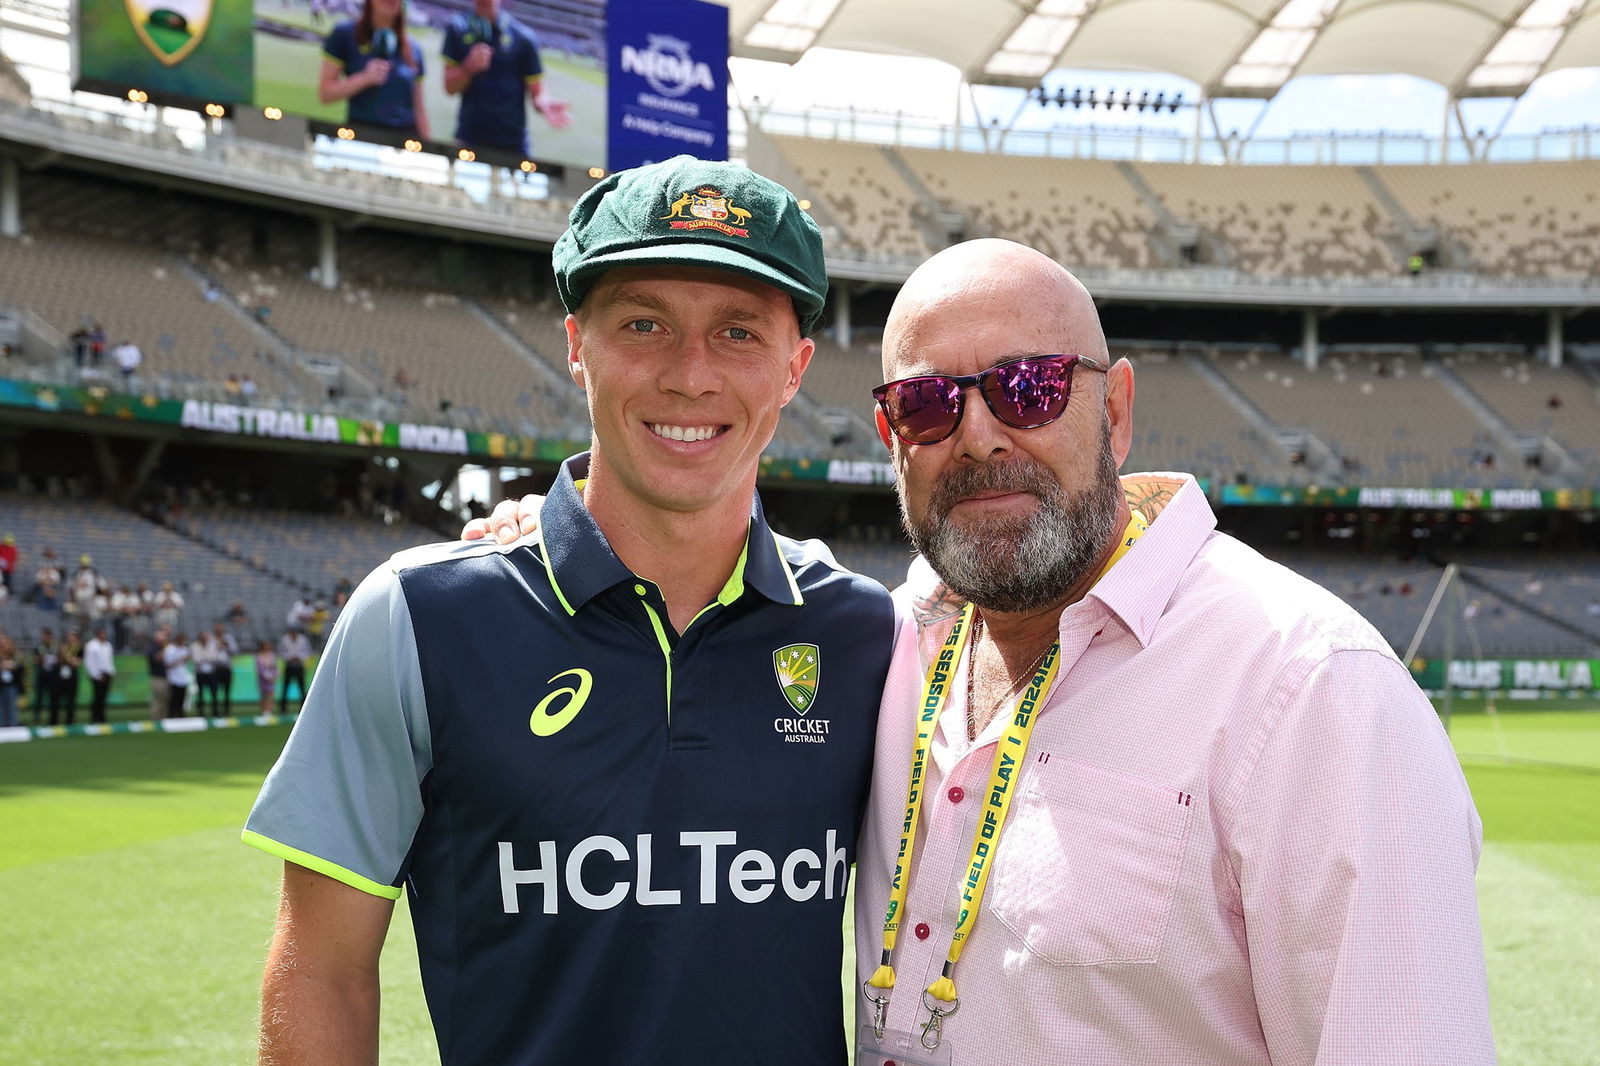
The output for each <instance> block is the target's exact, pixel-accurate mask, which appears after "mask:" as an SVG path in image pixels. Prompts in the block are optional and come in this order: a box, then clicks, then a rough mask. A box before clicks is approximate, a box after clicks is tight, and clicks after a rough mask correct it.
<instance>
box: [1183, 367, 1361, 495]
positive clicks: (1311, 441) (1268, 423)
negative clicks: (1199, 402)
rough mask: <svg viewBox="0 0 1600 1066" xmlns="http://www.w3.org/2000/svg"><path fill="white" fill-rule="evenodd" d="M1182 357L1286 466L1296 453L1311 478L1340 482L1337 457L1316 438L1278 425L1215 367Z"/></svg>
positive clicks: (1295, 428) (1299, 429)
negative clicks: (1273, 446)
mask: <svg viewBox="0 0 1600 1066" xmlns="http://www.w3.org/2000/svg"><path fill="white" fill-rule="evenodd" d="M1183 358H1184V361H1185V362H1187V363H1188V364H1189V366H1191V367H1192V368H1193V369H1194V372H1195V373H1196V374H1199V375H1200V376H1201V377H1202V378H1204V379H1205V380H1206V382H1207V383H1209V384H1210V385H1211V387H1212V388H1213V389H1215V390H1216V391H1217V393H1218V394H1219V395H1220V396H1221V397H1222V398H1223V399H1224V400H1226V401H1227V402H1228V405H1229V406H1230V407H1232V408H1233V409H1234V410H1236V411H1238V412H1239V414H1240V415H1241V416H1242V417H1243V418H1244V420H1245V422H1246V423H1247V424H1248V425H1251V426H1253V427H1255V429H1256V431H1257V432H1258V433H1260V435H1261V436H1262V437H1263V438H1264V439H1266V440H1270V441H1272V442H1273V443H1274V444H1275V445H1276V446H1277V448H1278V451H1279V452H1280V453H1281V458H1282V460H1283V462H1284V463H1285V464H1286V465H1287V464H1288V463H1290V462H1291V461H1292V455H1293V453H1295V452H1299V453H1300V455H1301V456H1302V458H1303V459H1304V462H1305V466H1306V468H1307V469H1308V470H1310V471H1311V473H1312V475H1313V476H1315V477H1317V478H1318V479H1322V480H1332V481H1335V482H1337V481H1338V480H1340V474H1339V460H1338V457H1337V456H1335V455H1334V454H1333V449H1332V448H1329V447H1328V445H1327V444H1326V443H1324V442H1323V440H1322V439H1321V438H1320V437H1318V436H1317V435H1316V434H1314V433H1312V432H1311V431H1310V430H1308V429H1304V428H1299V427H1288V426H1280V425H1278V424H1277V423H1276V422H1274V421H1273V420H1272V419H1271V418H1269V417H1268V416H1267V413H1266V412H1265V411H1263V410H1261V408H1259V407H1257V406H1256V405H1255V404H1254V403H1252V402H1251V401H1250V399H1249V397H1247V396H1245V395H1244V393H1242V392H1240V391H1239V390H1238V389H1236V388H1234V387H1233V383H1232V382H1231V381H1229V380H1228V379H1227V378H1226V377H1224V376H1223V375H1221V374H1219V373H1217V370H1216V368H1215V367H1213V366H1212V365H1211V364H1210V363H1208V362H1206V361H1205V360H1204V359H1202V358H1200V356H1198V355H1195V354H1193V353H1190V354H1187V355H1185V356H1184V357H1183Z"/></svg>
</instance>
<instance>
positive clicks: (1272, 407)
mask: <svg viewBox="0 0 1600 1066" xmlns="http://www.w3.org/2000/svg"><path fill="white" fill-rule="evenodd" d="M1213 365H1214V366H1215V367H1216V369H1217V370H1218V371H1220V372H1221V373H1222V375H1223V376H1224V377H1226V378H1227V380H1228V381H1229V382H1230V383H1231V384H1232V385H1233V387H1234V388H1236V389H1238V390H1239V392H1241V393H1242V394H1244V395H1245V396H1246V397H1247V398H1248V399H1249V400H1250V401H1251V402H1252V403H1253V404H1255V406H1256V407H1258V408H1259V409H1260V410H1261V411H1262V412H1263V413H1265V414H1266V416H1267V417H1268V418H1270V419H1272V421H1273V422H1274V423H1276V424H1277V425H1278V426H1279V427H1284V428H1302V429H1307V430H1310V431H1311V432H1312V433H1313V434H1315V435H1316V437H1317V438H1319V439H1320V440H1321V441H1322V442H1323V443H1324V444H1326V445H1328V447H1329V448H1331V449H1332V450H1333V452H1334V455H1335V456H1336V457H1338V458H1339V459H1340V460H1342V461H1343V479H1344V482H1345V483H1346V484H1361V483H1363V482H1364V483H1367V484H1389V485H1435V484H1437V485H1454V486H1461V487H1502V486H1508V485H1520V484H1523V483H1524V482H1525V481H1526V480H1528V479H1529V476H1530V475H1529V474H1528V473H1527V472H1525V471H1523V470H1522V468H1521V464H1520V462H1518V461H1517V459H1518V457H1515V456H1508V455H1505V454H1503V450H1502V451H1501V452H1498V453H1497V447H1498V446H1497V444H1496V442H1495V441H1494V439H1493V437H1492V435H1491V434H1490V433H1489V432H1488V430H1487V429H1486V428H1485V427H1483V426H1482V425H1481V424H1480V423H1479V422H1478V421H1477V419H1476V417H1475V416H1474V415H1473V414H1472V412H1470V411H1468V410H1467V409H1466V408H1464V407H1462V405H1461V403H1460V402H1459V401H1458V400H1457V399H1456V397H1455V396H1454V395H1452V394H1451V393H1450V392H1449V391H1448V390H1447V389H1445V388H1444V387H1443V386H1442V385H1441V384H1440V383H1439V382H1438V380H1436V373H1435V371H1434V369H1433V368H1432V367H1431V366H1430V365H1428V364H1427V363H1425V362H1424V361H1423V359H1422V358H1421V357H1420V356H1419V355H1417V354H1415V353H1414V352H1409V351H1396V352H1375V351H1370V352H1360V351H1357V352H1347V353H1340V352H1331V353H1330V354H1329V355H1327V356H1326V357H1325V359H1324V361H1323V363H1322V365H1321V366H1319V367H1318V368H1317V369H1316V370H1314V371H1308V370H1306V369H1305V367H1304V366H1303V365H1302V364H1299V363H1295V362H1291V361H1289V360H1287V359H1285V358H1283V357H1281V356H1271V355H1260V354H1257V353H1249V354H1245V355H1219V356H1217V357H1216V358H1215V359H1214V360H1213ZM1418 412H1429V414H1428V416H1427V417H1419V415H1418Z"/></svg>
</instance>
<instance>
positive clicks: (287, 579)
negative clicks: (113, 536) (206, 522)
mask: <svg viewBox="0 0 1600 1066" xmlns="http://www.w3.org/2000/svg"><path fill="white" fill-rule="evenodd" d="M146 518H147V519H148V521H149V522H150V524H151V525H154V526H159V527H161V528H162V529H165V530H169V531H170V532H172V533H175V534H177V535H178V536H180V537H182V538H184V539H185V540H187V541H189V542H190V543H192V544H197V545H199V546H200V547H201V548H203V549H205V550H206V551H208V552H211V553H212V554H214V555H218V556H221V557H222V558H224V559H228V560H230V561H232V562H234V563H237V564H238V565H240V566H243V567H245V568H247V569H249V570H253V571H254V572H255V573H257V574H260V575H261V576H263V577H269V578H272V579H273V580H274V581H278V582H281V583H283V584H284V585H288V586H290V587H291V588H292V589H293V590H294V591H295V592H296V593H299V594H300V595H302V596H312V597H315V596H320V595H323V590H321V589H318V588H317V587H316V586H315V585H312V584H310V583H309V582H307V581H305V580H303V579H302V578H298V577H295V576H294V575H293V574H288V573H285V572H284V571H282V570H280V569H278V568H277V567H275V566H268V565H267V564H265V563H263V562H260V561H259V560H257V559H254V558H252V557H250V556H248V555H246V554H245V553H244V552H242V551H240V550H239V549H238V548H236V547H232V546H230V545H228V544H225V543H223V542H222V541H220V540H218V539H216V538H215V537H213V536H211V535H210V534H209V533H207V532H206V530H205V529H204V527H202V526H200V525H199V524H198V523H191V522H188V521H186V520H184V519H171V520H167V521H162V520H161V519H160V518H157V517H154V516H146Z"/></svg>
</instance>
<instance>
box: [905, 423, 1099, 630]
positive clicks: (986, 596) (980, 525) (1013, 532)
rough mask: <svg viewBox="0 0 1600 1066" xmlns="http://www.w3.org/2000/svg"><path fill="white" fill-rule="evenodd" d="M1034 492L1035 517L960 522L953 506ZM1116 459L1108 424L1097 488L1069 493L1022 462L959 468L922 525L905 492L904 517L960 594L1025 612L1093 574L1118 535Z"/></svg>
mask: <svg viewBox="0 0 1600 1066" xmlns="http://www.w3.org/2000/svg"><path fill="white" fill-rule="evenodd" d="M983 491H1001V492H1031V493H1033V494H1034V495H1035V496H1037V497H1038V499H1039V506H1038V508H1037V510H1035V512H1034V513H1033V514H1032V515H1029V516H1027V517H1022V518H1016V517H993V518H986V519H983V520H980V521H968V522H965V523H962V524H960V525H957V524H956V523H953V522H951V521H950V509H951V508H952V507H954V506H955V505H956V504H957V503H959V502H960V501H962V500H964V499H967V498H969V497H971V496H973V495H974V494H976V493H978V492H983ZM1121 496H1122V486H1121V483H1120V482H1119V481H1118V480H1117V462H1116V457H1115V456H1114V455H1113V454H1112V451H1111V434H1110V427H1109V426H1104V425H1103V426H1102V430H1101V435H1100V454H1099V456H1098V459H1097V463H1096V466H1095V480H1094V483H1093V484H1092V485H1090V486H1088V487H1087V488H1083V489H1079V490H1077V491H1075V492H1068V491H1067V490H1066V489H1064V488H1062V486H1061V483H1060V482H1059V481H1057V480H1056V478H1055V477H1054V475H1052V474H1051V473H1050V471H1049V469H1048V468H1046V467H1045V466H1043V465H1042V464H1040V463H1037V462H1035V461H1034V460H1032V459H1029V458H1026V457H1019V458H1016V459H1012V460H1010V461H1008V462H1005V463H1003V464H980V465H975V466H966V467H960V468H957V469H955V470H953V471H951V472H950V473H948V474H946V475H945V476H944V477H943V478H941V479H940V480H939V482H938V484H937V485H935V487H934V490H933V496H932V498H931V499H930V500H929V501H928V512H927V516H926V517H925V518H924V520H923V522H922V525H921V526H917V525H915V524H913V522H912V521H911V518H910V515H909V514H908V512H907V511H906V501H905V492H904V489H903V487H902V488H901V491H900V514H901V520H902V521H903V523H904V524H905V528H906V532H907V533H908V534H910V537H911V543H912V545H913V546H914V547H915V548H916V550H917V551H918V552H920V553H921V554H922V555H923V557H924V558H926V559H927V560H928V563H929V565H931V566H932V567H933V569H934V571H935V572H936V573H937V574H938V575H939V577H940V578H941V579H942V580H943V581H944V583H945V584H946V585H947V586H949V588H950V590H951V591H952V592H955V593H956V594H957V595H959V596H961V597H962V598H963V599H965V600H967V601H968V602H970V603H973V604H975V605H976V606H978V607H981V608H983V609H984V610H986V611H998V612H1003V613H1022V612H1027V611H1036V610H1039V609H1040V608H1042V607H1046V606H1049V605H1050V604H1051V603H1054V602H1056V601H1058V600H1060V599H1061V598H1062V597H1063V596H1065V595H1066V594H1067V592H1068V590H1069V589H1071V588H1072V587H1073V586H1074V585H1076V584H1078V583H1079V582H1080V581H1082V580H1083V579H1084V577H1085V576H1087V575H1088V573H1089V571H1090V569H1091V568H1092V567H1093V566H1094V565H1095V563H1096V562H1098V561H1099V559H1100V556H1101V554H1102V553H1103V552H1104V551H1105V549H1106V545H1107V544H1109V543H1110V540H1111V537H1112V535H1113V533H1114V532H1115V530H1114V528H1113V527H1114V526H1115V524H1116V520H1117V501H1118V500H1119V499H1120V498H1121Z"/></svg>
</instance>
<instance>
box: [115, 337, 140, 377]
mask: <svg viewBox="0 0 1600 1066" xmlns="http://www.w3.org/2000/svg"><path fill="white" fill-rule="evenodd" d="M111 358H112V360H113V361H114V362H115V363H116V364H117V369H118V370H120V371H121V372H122V385H123V388H132V387H133V376H134V375H135V374H137V373H138V372H139V366H140V364H141V363H143V362H144V353H143V352H142V351H140V350H139V346H138V345H137V344H135V343H133V342H132V341H126V340H125V341H123V342H122V343H121V344H119V345H117V346H116V347H115V348H113V349H111Z"/></svg>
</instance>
